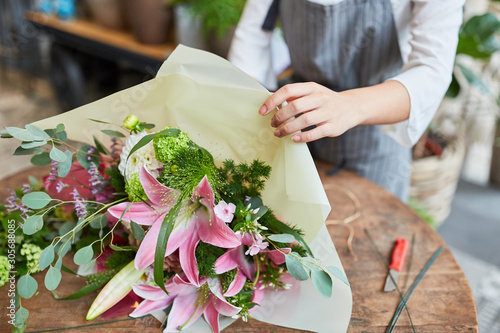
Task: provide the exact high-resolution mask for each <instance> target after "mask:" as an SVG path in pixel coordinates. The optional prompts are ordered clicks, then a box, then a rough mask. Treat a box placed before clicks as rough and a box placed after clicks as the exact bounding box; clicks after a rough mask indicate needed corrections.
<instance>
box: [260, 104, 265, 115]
mask: <svg viewBox="0 0 500 333" xmlns="http://www.w3.org/2000/svg"><path fill="white" fill-rule="evenodd" d="M259 113H260V114H261V115H263V116H265V115H266V114H267V107H266V106H265V105H262V106H261V107H260V109H259Z"/></svg>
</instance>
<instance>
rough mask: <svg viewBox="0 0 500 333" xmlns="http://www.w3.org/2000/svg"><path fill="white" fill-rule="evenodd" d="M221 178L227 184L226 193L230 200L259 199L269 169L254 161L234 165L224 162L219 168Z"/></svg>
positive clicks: (227, 161) (268, 174) (232, 162)
mask: <svg viewBox="0 0 500 333" xmlns="http://www.w3.org/2000/svg"><path fill="white" fill-rule="evenodd" d="M220 171H221V174H222V177H223V178H224V179H226V181H227V182H228V186H227V188H226V191H227V192H228V195H229V196H230V197H232V198H236V199H239V200H245V197H247V196H248V197H252V198H253V197H260V196H261V192H262V191H263V190H264V187H265V183H266V180H267V179H269V176H270V175H271V167H270V166H269V165H266V164H265V163H264V162H262V161H260V160H259V159H256V160H254V161H253V162H252V164H250V165H249V164H247V163H239V164H235V162H234V161H233V160H226V161H224V163H223V166H222V167H221V168H220Z"/></svg>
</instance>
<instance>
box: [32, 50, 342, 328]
mask: <svg viewBox="0 0 500 333" xmlns="http://www.w3.org/2000/svg"><path fill="white" fill-rule="evenodd" d="M269 95H270V93H269V92H268V91H267V90H266V89H265V88H264V87H262V86H261V85H260V84H259V83H257V82H256V81H255V80H253V79H252V78H251V77H249V76H248V75H246V74H245V73H243V72H242V71H240V70H239V69H238V68H236V67H235V66H233V65H232V64H231V63H229V62H227V61H226V60H224V59H222V58H220V57H218V56H216V55H213V54H211V53H208V52H205V51H200V50H196V49H191V48H188V47H185V46H182V45H180V46H178V47H177V48H176V49H175V51H174V52H173V53H172V54H171V55H170V57H169V58H168V59H167V60H166V61H165V63H164V64H163V66H162V67H161V68H160V70H159V72H158V76H157V77H156V78H155V79H153V80H150V81H148V82H145V83H142V84H139V85H137V86H134V87H132V88H129V89H126V90H123V91H120V92H118V93H115V94H113V95H111V96H108V97H106V98H103V99H101V100H98V101H96V102H93V103H91V104H88V105H85V106H82V107H80V108H77V109H75V110H73V111H69V112H66V113H64V114H61V115H58V116H55V117H51V118H48V119H45V120H42V121H39V122H37V123H35V125H37V126H39V127H41V128H53V127H55V126H56V125H57V124H58V123H63V124H64V125H65V126H66V130H67V132H68V136H69V138H70V139H72V140H75V141H80V142H84V143H93V139H92V137H93V136H94V135H95V136H96V137H97V138H99V139H100V140H101V141H103V142H105V143H106V142H109V137H107V136H106V135H104V134H103V133H102V132H101V130H102V129H114V130H116V129H117V128H116V126H110V125H106V124H101V123H96V122H92V121H90V120H88V119H89V118H93V119H97V120H101V121H107V122H111V123H114V124H121V123H122V121H123V119H124V118H125V117H126V116H127V115H129V114H135V115H137V116H138V117H139V119H140V120H141V121H146V122H151V123H154V124H156V125H157V127H156V128H155V130H159V129H162V128H163V127H164V126H166V125H170V126H173V127H178V128H180V129H181V130H183V131H185V132H187V133H189V135H190V136H191V139H192V140H193V141H195V142H196V143H198V144H200V145H201V146H203V147H205V148H206V149H208V151H210V152H211V153H212V155H213V156H214V158H215V160H216V162H217V163H219V164H220V163H221V162H222V161H223V160H225V159H234V160H235V161H236V162H242V161H246V162H251V161H252V160H253V159H255V158H259V159H261V160H262V161H264V162H266V163H267V164H269V165H271V167H272V173H271V177H270V179H269V180H268V182H267V183H266V189H265V190H264V192H263V201H264V203H265V204H266V205H268V206H269V207H271V208H272V209H273V210H274V211H275V212H276V214H277V216H278V217H280V218H282V219H283V220H284V221H287V223H290V224H294V225H297V226H299V227H300V228H302V229H303V230H304V232H305V234H306V237H305V239H306V241H308V242H309V244H310V247H311V248H312V249H313V252H314V253H315V255H316V257H318V258H319V259H322V260H326V261H327V264H328V265H333V266H337V267H339V268H342V265H341V263H340V259H339V257H338V255H337V252H336V250H335V247H334V246H333V243H332V241H331V238H330V236H329V234H328V231H327V229H326V227H325V226H324V221H325V219H326V217H327V215H328V213H329V211H330V205H329V203H328V199H327V197H326V194H325V192H324V190H323V186H322V184H321V181H320V178H319V175H318V173H317V171H316V168H315V166H314V163H313V160H312V158H311V155H310V154H309V151H308V149H307V146H306V145H305V144H297V143H294V142H292V141H291V140H290V139H289V138H285V139H279V138H276V137H275V136H274V135H273V131H274V129H273V128H272V127H271V126H270V116H265V117H262V116H260V115H259V114H258V110H259V108H260V106H261V105H262V103H263V102H264V101H265V99H266V98H267V97H268V96H269ZM300 290H301V291H300V297H299V300H298V302H297V305H296V306H295V307H294V308H291V309H287V308H286V305H287V304H291V302H288V303H287V302H286V297H287V296H286V295H285V294H284V293H278V295H279V296H276V297H279V298H280V299H285V302H284V303H280V304H278V303H279V302H278V301H276V300H272V299H273V298H272V297H271V298H268V300H267V301H266V302H271V303H273V302H274V309H273V310H272V311H271V310H269V309H268V310H266V311H265V312H264V313H263V315H262V317H261V318H258V319H259V320H262V321H265V322H269V323H273V324H277V325H282V326H288V327H293V328H297V329H304V330H310V331H316V332H328V333H335V332H345V331H346V330H347V326H348V323H349V319H350V314H351V302H352V297H351V291H350V288H349V287H348V286H346V285H345V284H343V283H342V282H340V281H338V280H336V279H334V289H333V295H332V297H331V298H330V299H324V298H322V296H320V294H319V293H318V292H317V291H316V290H315V289H314V287H313V286H312V283H310V281H306V282H305V283H301V288H300ZM280 302H281V301H280ZM262 308H263V309H264V306H263V305H262ZM201 326H203V324H202V323H201ZM205 326H206V325H205ZM206 328H207V329H208V331H207V332H210V330H209V328H208V326H207V327H206ZM189 331H191V330H189V329H187V330H186V332H189ZM193 332H201V331H200V329H198V328H196V330H194V331H193Z"/></svg>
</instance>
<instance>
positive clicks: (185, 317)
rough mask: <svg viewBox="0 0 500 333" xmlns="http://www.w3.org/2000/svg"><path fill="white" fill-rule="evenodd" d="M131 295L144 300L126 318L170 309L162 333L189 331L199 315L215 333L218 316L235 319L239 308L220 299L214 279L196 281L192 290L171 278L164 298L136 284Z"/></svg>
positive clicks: (160, 292) (157, 291)
mask: <svg viewBox="0 0 500 333" xmlns="http://www.w3.org/2000/svg"><path fill="white" fill-rule="evenodd" d="M132 288H133V289H134V292H135V293H136V294H137V295H139V296H141V297H143V298H144V299H145V300H144V301H143V302H142V303H141V304H140V305H139V307H137V309H135V310H134V312H132V313H131V314H130V316H132V317H141V316H144V315H146V314H148V313H150V312H151V311H154V310H157V309H164V308H166V307H168V306H170V305H172V309H171V310H170V314H169V316H168V322H167V327H166V329H165V331H164V332H179V331H180V330H182V329H184V328H186V327H189V326H190V325H191V324H193V323H194V322H195V321H196V320H197V319H198V318H199V317H200V316H201V315H202V314H203V316H204V317H205V319H206V320H207V322H208V323H209V324H210V326H211V327H212V330H213V331H214V332H216V333H218V332H219V314H222V315H224V316H235V315H236V314H238V313H239V312H240V310H241V308H239V307H236V306H234V305H231V304H230V303H228V302H227V301H226V299H225V298H224V296H223V295H222V286H221V283H220V281H219V280H218V279H207V278H201V279H200V286H195V285H193V284H191V283H189V282H188V281H185V280H184V279H183V278H181V277H180V276H179V275H175V276H174V277H173V278H172V279H171V280H170V281H169V282H168V283H167V284H165V288H167V290H168V291H169V293H170V294H169V295H166V294H165V292H163V290H161V288H160V287H156V286H150V285H146V284H136V285H134V286H133V287H132Z"/></svg>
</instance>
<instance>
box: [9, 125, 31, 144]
mask: <svg viewBox="0 0 500 333" xmlns="http://www.w3.org/2000/svg"><path fill="white" fill-rule="evenodd" d="M5 130H6V131H7V133H9V134H10V135H12V136H13V137H14V138H16V139H18V140H21V141H35V135H33V133H31V132H30V131H28V130H26V129H22V128H18V127H6V128H5Z"/></svg>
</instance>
